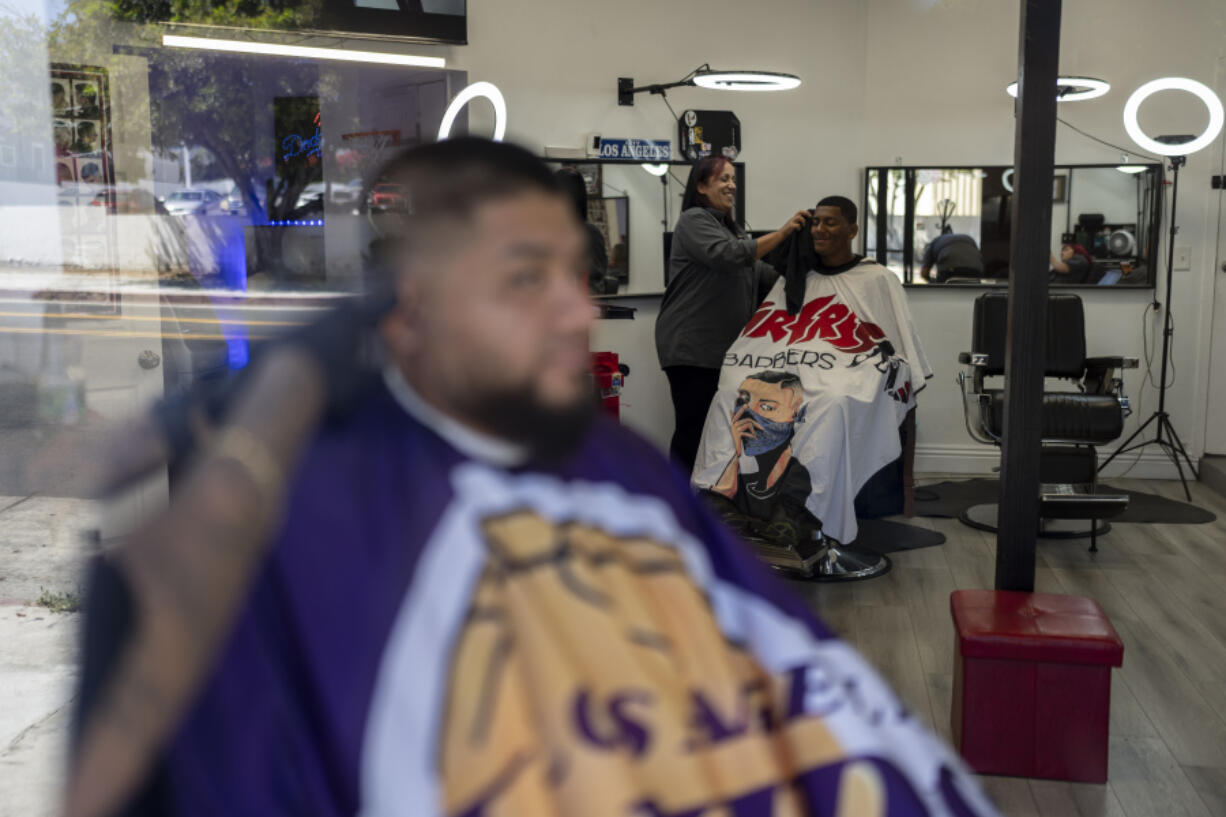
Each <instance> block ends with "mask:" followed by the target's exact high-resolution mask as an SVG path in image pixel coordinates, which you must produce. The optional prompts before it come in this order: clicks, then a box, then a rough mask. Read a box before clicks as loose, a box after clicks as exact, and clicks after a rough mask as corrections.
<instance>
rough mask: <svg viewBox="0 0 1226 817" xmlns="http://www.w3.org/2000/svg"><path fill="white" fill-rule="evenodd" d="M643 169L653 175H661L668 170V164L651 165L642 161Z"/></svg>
mask: <svg viewBox="0 0 1226 817" xmlns="http://www.w3.org/2000/svg"><path fill="white" fill-rule="evenodd" d="M643 169H644V170H646V171H647V172H648V173H650V174H651V175H653V176H663V175H664V174H665V173H667V172H668V165H653V164H648V163H647V162H643Z"/></svg>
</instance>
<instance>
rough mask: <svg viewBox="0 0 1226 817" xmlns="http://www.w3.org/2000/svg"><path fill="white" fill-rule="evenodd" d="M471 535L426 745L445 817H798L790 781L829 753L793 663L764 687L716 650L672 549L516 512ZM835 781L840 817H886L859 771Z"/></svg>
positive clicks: (832, 745)
mask: <svg viewBox="0 0 1226 817" xmlns="http://www.w3.org/2000/svg"><path fill="white" fill-rule="evenodd" d="M483 528H484V531H483V532H484V537H485V544H486V547H487V554H488V555H487V562H486V567H485V570H484V572H483V574H482V576H481V578H480V581H479V583H478V586H477V587H476V589H475V591H474V595H473V599H472V603H471V606H470V607H469V610H468V616H467V620H466V622H465V625H464V629H463V632H462V633H461V634H460V636H459V638H458V640H457V643H456V647H455V652H454V654H453V663H452V667H451V678H450V684H449V687H450V690H451V692H450V699H449V701H448V706H447V711H446V715H445V720H444V723H443V728H442V733H441V735H440V745H439V764H440V777H441V780H442V789H443V797H444V808H445V812H446V813H447V814H448V815H472V816H473V817H476V816H477V815H482V817H487V816H488V817H501V815H593V816H594V817H603V816H604V815H608V816H609V817H614V815H616V817H627V815H686V816H687V817H697V815H734V814H749V813H754V814H765V815H777V816H778V817H784V815H803V814H808V813H810V812H809V810H808V809H807V807H806V804H805V803H804V802H803V801H802V798H801V795H800V794H799V793H798V790H797V789H796V788H794V787H793V786H792V785H791V782H792V781H794V780H795V779H796V778H797V777H798V775H800V774H802V773H804V772H805V771H807V770H812V769H817V768H819V767H822V766H827V765H829V764H831V763H835V762H838V761H841V760H843V759H844V752H843V750H842V748H841V747H840V746H839V744H838V743H837V741H836V740H835V739H834V737H833V736H832V735H831V734H830V732H829V731H828V730H827V729H826V728H825V726H824V725H823V722H822V720H821V718H820V717H816V716H814V715H813V714H812V712H811V710H810V709H809V708H807V707H806V704H805V701H804V698H805V695H806V689H805V683H806V679H805V678H804V668H799V669H797V670H796V671H795V672H791V673H786V674H784V675H782V676H772V675H769V674H767V673H766V672H765V671H764V670H763V669H762V667H761V666H760V665H759V664H758V662H757V661H756V660H755V659H754V658H753V657H752V656H751V655H750V654H749V653H748V652H746V651H745V650H742V649H739V648H738V647H737V646H736V645H734V644H731V643H729V642H728V640H727V639H726V638H725V637H724V635H723V633H722V632H721V631H720V630H719V627H718V625H717V623H716V620H715V617H714V615H713V614H712V612H711V609H710V607H709V605H708V603H707V600H706V598H705V597H704V596H703V594H702V593H701V591H700V590H699V588H698V587H697V586H696V585H695V583H694V582H693V581H691V580H690V578H689V577H688V574H687V571H686V569H685V566H684V563H683V561H682V559H681V556H680V554H679V553H678V551H677V550H676V549H675V548H674V547H672V546H670V545H667V544H664V543H661V542H658V541H653V540H650V539H643V538H640V539H635V538H617V537H614V536H610V535H608V534H607V533H604V532H603V531H601V530H597V529H595V528H593V527H590V526H584V525H580V524H571V523H557V522H554V521H551V520H549V519H547V518H545V517H544V516H542V515H540V514H538V513H536V512H533V511H527V510H525V511H518V512H514V513H509V514H505V515H502V516H499V517H496V518H489V519H487V520H485V522H484V525H483ZM840 775H841V777H840V778H838V779H839V787H838V792H837V798H836V800H835V802H836V804H837V811H838V814H840V815H846V817H850V816H851V815H857V816H858V817H859V816H862V817H874V815H879V814H881V815H884V814H885V813H886V809H885V795H884V785H883V783H882V781H881V778H880V775H879V773H878V771H877V770H876V769H875V768H874V766H873V765H872V764H870V763H865V762H853V763H851V764H848V765H846V766H844V767H843V769H842V770H841V772H840ZM738 804H740V806H746V807H747V808H741V807H740V806H738Z"/></svg>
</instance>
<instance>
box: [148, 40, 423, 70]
mask: <svg viewBox="0 0 1226 817" xmlns="http://www.w3.org/2000/svg"><path fill="white" fill-rule="evenodd" d="M162 45H164V46H166V47H168V48H198V49H202V50H204V51H227V52H230V53H234V54H265V55H267V56H270V57H309V58H311V59H316V60H343V61H345V62H371V63H378V64H379V65H406V66H410V67H413V68H445V67H447V61H446V60H445V59H443V58H442V57H417V56H413V55H412V54H389V53H388V52H386V51H354V50H352V49H349V48H312V47H310V46H305V45H282V44H281V43H260V42H251V41H249V40H219V39H214V38H212V37H183V36H180V35H178V34H164V35H162Z"/></svg>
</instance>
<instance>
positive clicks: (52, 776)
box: [0, 496, 93, 817]
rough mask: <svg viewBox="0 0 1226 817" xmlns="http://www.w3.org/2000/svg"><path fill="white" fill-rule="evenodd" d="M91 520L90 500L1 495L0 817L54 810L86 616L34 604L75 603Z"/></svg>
mask: <svg viewBox="0 0 1226 817" xmlns="http://www.w3.org/2000/svg"><path fill="white" fill-rule="evenodd" d="M92 516H93V514H92V503H90V502H87V501H84V500H79V499H52V498H43V497H26V498H21V497H2V496H0V817H50V816H51V815H54V814H55V813H56V811H57V805H58V799H59V794H60V789H61V786H62V782H63V774H64V752H65V750H66V745H67V734H68V729H69V724H70V721H71V718H72V701H73V696H74V695H75V693H76V689H75V686H76V679H77V664H76V660H77V630H78V627H79V626H80V618H81V616H80V614H79V613H70V612H54V611H52V610H50V609H47V608H46V607H41V606H37V605H36V604H35V602H36V601H37V600H38V599H39V597H40V596H42V595H43V593H44V591H46V592H47V593H49V594H72V595H73V596H77V597H79V583H80V569H81V564H82V559H83V558H84V557H85V556H86V555H87V553H88V551H89V547H88V545H87V544H86V543H85V541H84V539H83V537H82V536H81V532H82V531H83V530H85V529H86V528H87V527H88V526H90V524H91V521H92ZM63 598H65V597H63V596H61V599H63Z"/></svg>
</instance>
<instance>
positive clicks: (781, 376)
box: [745, 371, 804, 392]
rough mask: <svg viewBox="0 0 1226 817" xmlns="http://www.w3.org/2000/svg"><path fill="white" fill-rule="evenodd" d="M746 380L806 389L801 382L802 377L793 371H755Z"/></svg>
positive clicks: (796, 389)
mask: <svg viewBox="0 0 1226 817" xmlns="http://www.w3.org/2000/svg"><path fill="white" fill-rule="evenodd" d="M745 379H746V380H760V381H761V382H763V383H770V384H772V385H776V386H778V387H779V388H781V389H791V390H792V391H797V392H799V391H804V387H803V386H802V385H801V384H800V378H799V377H798V376H797V375H795V374H793V373H792V372H775V371H765V372H754V373H753V374H751V375H750V376H749V377H747V378H745Z"/></svg>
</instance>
